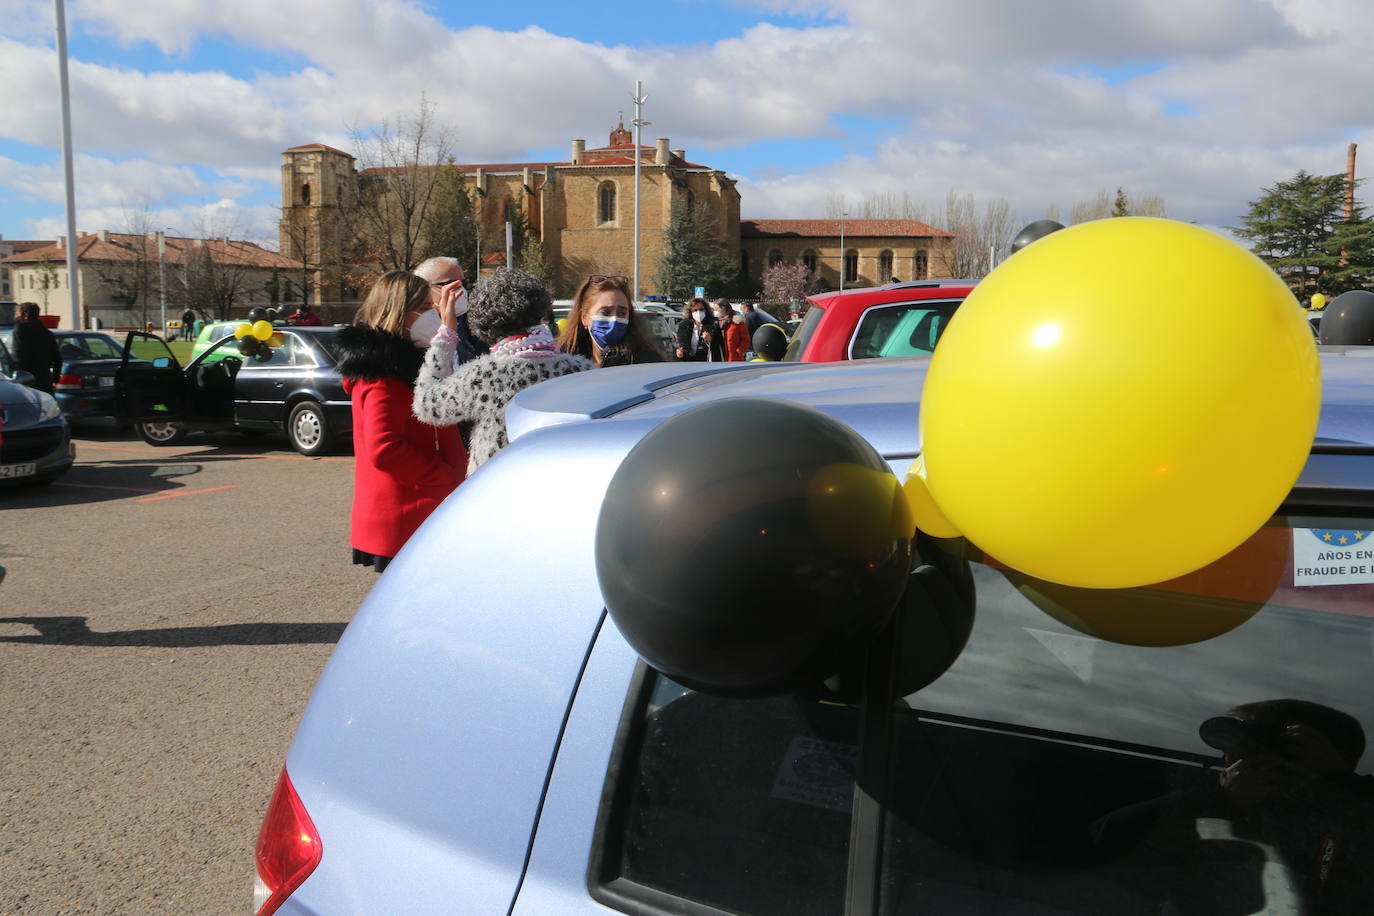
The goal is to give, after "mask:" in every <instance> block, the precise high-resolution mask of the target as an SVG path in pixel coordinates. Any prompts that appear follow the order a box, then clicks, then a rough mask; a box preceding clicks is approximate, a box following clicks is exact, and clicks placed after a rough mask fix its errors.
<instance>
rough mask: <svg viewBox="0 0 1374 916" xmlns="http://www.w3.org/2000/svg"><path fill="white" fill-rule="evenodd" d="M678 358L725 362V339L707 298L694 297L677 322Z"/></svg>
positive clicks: (691, 360) (690, 360)
mask: <svg viewBox="0 0 1374 916" xmlns="http://www.w3.org/2000/svg"><path fill="white" fill-rule="evenodd" d="M677 358H678V359H681V360H686V361H687V362H702V363H704V362H713V363H723V362H725V341H724V339H723V335H722V334H721V333H720V326H719V325H718V324H716V319H715V316H714V315H712V314H711V309H710V308H709V307H708V306H707V305H706V300H705V299H693V300H691V301H690V302H688V303H687V305H686V306H685V307H684V308H683V310H682V320H681V321H679V322H678V324H677Z"/></svg>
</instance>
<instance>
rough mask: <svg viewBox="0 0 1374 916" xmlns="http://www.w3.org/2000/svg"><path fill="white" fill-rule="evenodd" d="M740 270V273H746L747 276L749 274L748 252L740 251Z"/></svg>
mask: <svg viewBox="0 0 1374 916" xmlns="http://www.w3.org/2000/svg"><path fill="white" fill-rule="evenodd" d="M739 269H740V273H745V274H747V273H749V252H747V251H740V253H739Z"/></svg>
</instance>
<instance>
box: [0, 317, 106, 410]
mask: <svg viewBox="0 0 1374 916" xmlns="http://www.w3.org/2000/svg"><path fill="white" fill-rule="evenodd" d="M52 333H53V336H54V337H56V338H57V350H58V353H59V354H60V355H61V357H62V369H61V371H60V372H59V373H58V374H57V376H56V377H55V378H54V379H53V396H54V397H56V398H57V403H58V405H59V406H60V407H61V408H62V412H63V413H64V414H66V415H67V417H68V419H72V420H77V419H85V418H88V417H111V418H112V417H114V375H115V370H116V369H118V368H119V359H120V356H121V355H122V348H121V347H120V345H119V342H118V341H117V340H115V339H114V338H113V337H111V336H110V335H108V334H102V333H100V332H98V331H70V330H56V331H53V332H52ZM0 343H3V344H4V345H5V346H8V347H10V348H11V349H12V348H13V346H14V329H13V328H4V329H0Z"/></svg>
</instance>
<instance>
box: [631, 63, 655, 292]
mask: <svg viewBox="0 0 1374 916" xmlns="http://www.w3.org/2000/svg"><path fill="white" fill-rule="evenodd" d="M631 98H633V99H634V103H635V118H634V121H633V122H631V123H633V124H634V128H635V229H634V252H635V254H634V271H633V273H634V291H633V292H632V293H631V295H630V299H631V303H630V306H631V308H633V307H634V303H635V302H638V301H639V161H640V159H642V158H643V154H642V151H641V150H640V142H639V132H640V128H643V127H648V126H649V125H650V124H651V123H652V122H650V121H646V120H644V103H645V102H647V101H648V100H649V97H648V96H647V95H645V94H644V84H643V83H641V82H639V81H637V80H636V81H635V94H634V95H633V96H631Z"/></svg>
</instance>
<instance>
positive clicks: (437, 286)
mask: <svg viewBox="0 0 1374 916" xmlns="http://www.w3.org/2000/svg"><path fill="white" fill-rule="evenodd" d="M454 283H457V284H458V285H459V286H462V285H463V281H462V280H441V281H439V282H437V283H431V284H429V285H430V286H432V287H434V288H435V289H443V288H444V287H445V286H451V285H453V284H454Z"/></svg>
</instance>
